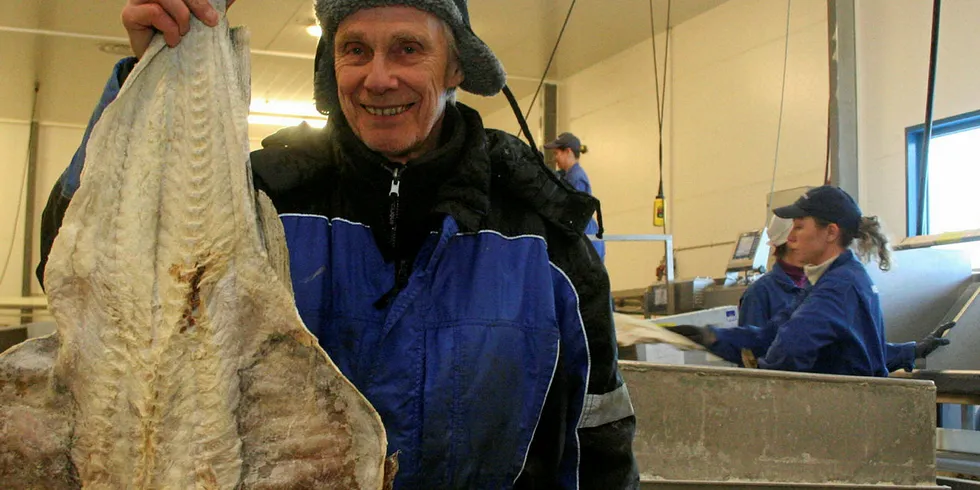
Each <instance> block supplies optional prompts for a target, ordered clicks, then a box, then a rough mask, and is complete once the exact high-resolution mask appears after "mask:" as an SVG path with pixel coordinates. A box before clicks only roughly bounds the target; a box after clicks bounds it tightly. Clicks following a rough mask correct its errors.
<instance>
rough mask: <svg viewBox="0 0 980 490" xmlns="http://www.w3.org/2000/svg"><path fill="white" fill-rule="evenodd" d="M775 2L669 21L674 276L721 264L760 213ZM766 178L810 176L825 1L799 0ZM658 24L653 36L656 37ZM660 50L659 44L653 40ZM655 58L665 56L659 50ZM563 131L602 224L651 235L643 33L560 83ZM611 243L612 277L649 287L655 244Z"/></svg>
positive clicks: (652, 140)
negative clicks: (579, 145) (579, 155)
mask: <svg viewBox="0 0 980 490" xmlns="http://www.w3.org/2000/svg"><path fill="white" fill-rule="evenodd" d="M785 5H786V4H785V3H784V2H775V1H772V0H732V1H731V2H728V3H725V4H724V5H722V6H720V7H718V8H716V9H713V10H711V11H708V12H706V13H705V14H702V15H701V16H698V17H695V18H694V19H691V20H689V21H687V22H685V23H683V24H681V25H679V26H677V27H675V28H674V30H673V32H672V34H671V36H672V37H671V41H670V50H671V52H670V62H671V67H670V73H669V77H670V80H669V82H668V83H669V85H668V95H667V98H668V104H667V105H668V107H667V116H666V117H667V119H666V123H665V124H666V127H665V138H667V141H666V144H665V149H666V152H667V153H666V155H665V160H667V162H666V163H665V167H666V168H665V176H666V178H667V180H668V183H667V184H666V189H665V190H666V193H667V200H668V203H667V218H668V223H667V231H668V232H669V233H672V234H673V235H674V238H675V248H678V249H680V251H679V252H678V254H677V272H678V277H691V276H695V275H710V276H716V275H719V274H720V273H721V272H722V271H723V270H724V266H725V263H726V260H727V255H728V254H729V252H730V245H727V244H725V245H720V246H716V247H710V248H700V249H695V250H687V251H685V250H684V249H685V248H689V247H701V246H708V245H711V244H717V243H723V242H729V241H731V240H733V239H734V238H735V236H736V235H737V234H738V233H739V232H740V231H744V230H748V229H753V228H760V227H762V226H764V224H765V218H766V214H765V210H766V202H765V201H766V195H767V194H768V193H769V189H770V185H771V183H772V174H773V159H774V156H775V145H776V129H777V119H778V116H779V100H780V86H781V85H780V83H781V76H782V67H783V53H784V42H785V28H786V10H785ZM789 38H790V39H789V61H788V67H787V80H786V99H785V106H784V113H783V122H782V137H781V143H780V152H779V166H778V171H777V173H776V182H775V188H776V189H777V190H779V189H786V188H791V187H798V186H802V185H819V184H820V183H821V181H822V178H823V163H824V158H825V141H826V124H827V93H828V82H827V79H828V68H827V65H828V63H827V25H826V2H825V1H823V0H796V1H794V2H793V8H792V12H791V19H790V36H789ZM663 41H664V39H663V38H662V37H660V36H658V39H657V46H658V48H659V49H663V45H664V43H663ZM661 53H662V52H661ZM660 58H661V59H660V62H661V63H663V60H662V55H660ZM560 92H561V102H562V105H561V106H560V107H559V114H560V120H561V121H562V122H563V125H562V127H561V128H560V130H563V131H564V130H569V131H572V132H574V133H575V134H577V135H578V136H579V137H580V138H582V140H583V142H584V143H586V144H587V145H588V146H589V148H590V152H589V154H588V155H586V156H584V157H583V159H582V162H581V163H582V165H583V167H585V169H586V171H587V172H588V173H589V177H590V179H591V180H592V184H593V189H594V192H595V194H596V196H597V197H598V198H599V199H601V200H602V209H603V215H604V218H605V225H606V230H607V232H609V233H659V232H660V230H659V229H656V228H654V227H653V226H652V224H651V221H652V204H653V200H654V197H655V195H656V192H657V173H656V161H657V132H656V127H657V120H656V117H657V116H656V103H655V96H654V80H653V54H652V47H651V43H650V41H649V40H647V41H645V42H643V43H640V44H637V45H636V46H633V47H632V48H629V49H627V50H625V51H623V52H622V53H619V54H618V55H616V56H614V57H612V58H610V59H607V60H605V61H603V62H601V63H599V64H597V65H594V66H592V67H590V68H589V69H587V70H584V71H583V72H580V73H578V74H576V75H574V76H572V77H569V78H568V79H566V80H563V82H562V85H561V89H560ZM662 253H663V252H662V248H660V247H656V246H653V245H650V244H631V245H623V244H613V245H611V246H610V247H609V252H608V256H607V259H606V260H607V262H606V265H607V268H608V269H609V271H610V277H611V279H612V282H613V289H626V288H633V287H641V286H645V285H649V284H650V283H651V282H653V280H654V270H655V268H656V266H657V264H658V263H659V261H660V257H661V256H662Z"/></svg>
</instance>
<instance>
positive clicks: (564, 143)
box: [544, 133, 582, 153]
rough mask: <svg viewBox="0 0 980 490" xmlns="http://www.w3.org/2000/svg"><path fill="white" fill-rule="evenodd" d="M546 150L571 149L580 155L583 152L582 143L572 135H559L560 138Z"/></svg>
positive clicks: (546, 146) (549, 144)
mask: <svg viewBox="0 0 980 490" xmlns="http://www.w3.org/2000/svg"><path fill="white" fill-rule="evenodd" d="M544 147H545V148H547V149H549V150H554V149H555V148H562V149H564V148H571V149H572V151H574V152H575V153H578V152H580V151H582V142H581V141H579V140H578V138H576V137H575V135H574V134H572V133H562V134H559V135H558V138H557V139H555V141H552V142H551V143H548V144H547V145H544Z"/></svg>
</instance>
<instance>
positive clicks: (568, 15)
mask: <svg viewBox="0 0 980 490" xmlns="http://www.w3.org/2000/svg"><path fill="white" fill-rule="evenodd" d="M575 2H576V0H572V4H571V5H569V6H568V13H566V14H565V22H564V23H562V25H561V30H560V31H558V39H557V40H556V41H555V46H554V47H553V48H552V49H551V55H550V56H549V57H548V64H546V65H545V67H544V73H542V74H541V80H540V81H538V88H537V89H535V90H534V96H533V97H531V103H530V104H528V106H527V112H525V113H524V119H525V120H526V119H527V118H529V117H531V110H533V109H534V103H535V102H537V100H538V94H540V93H541V87H543V86H544V81H545V80H547V78H548V71H549V70H551V63H552V62H554V60H555V54H556V53H558V46H559V45H560V44H561V38H562V36H564V35H565V28H566V27H568V21H569V19H571V18H572V10H574V9H575ZM518 134H520V131H518ZM529 143H530V141H529Z"/></svg>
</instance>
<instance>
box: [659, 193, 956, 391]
mask: <svg viewBox="0 0 980 490" xmlns="http://www.w3.org/2000/svg"><path fill="white" fill-rule="evenodd" d="M774 212H775V214H776V215H777V216H779V217H782V218H787V219H793V229H792V231H791V232H790V234H789V237H788V244H789V248H790V249H791V250H793V251H794V252H795V253H796V254H797V257H798V259H799V260H800V261H802V262H804V263H806V264H812V265H808V266H806V267H805V272H806V276H807V279H808V280H809V282H810V284H812V286H811V287H810V288H809V289H805V290H804V291H803V292H802V293H801V294H800V295H799V296H798V297H797V299H796V302H795V304H794V306H791V307H790V308H787V309H785V310H784V311H783V312H780V313H777V314H775V315H774V316H773V317H771V318H770V319H769V322H768V323H765V324H763V325H751V324H749V325H746V326H743V327H738V328H730V329H723V328H716V327H693V326H689V325H683V326H678V327H675V331H677V332H678V333H681V334H684V335H686V336H688V337H690V338H692V340H695V341H696V342H699V343H701V344H703V345H705V346H707V347H708V348H709V349H710V350H711V351H712V352H713V353H715V354H718V355H720V356H722V357H723V358H725V359H727V360H730V361H733V362H738V361H739V360H740V359H741V349H742V348H747V349H750V350H752V351H753V353H754V354H755V355H756V356H757V358H758V362H759V367H761V368H764V369H778V370H786V371H802V372H815V373H826V374H848V375H859V376H887V375H888V372H889V370H893V369H897V368H899V367H911V366H910V365H911V363H912V362H913V359H914V357H925V356H926V355H928V354H929V353H930V352H932V351H933V350H935V349H936V348H938V347H939V346H940V345H945V344H947V343H948V342H949V341H948V339H945V338H937V337H934V336H927V337H926V338H925V339H923V340H922V341H919V342H909V343H906V344H893V345H890V344H888V343H886V342H885V340H884V321H883V317H882V313H881V305H880V303H879V299H878V292H877V288H876V287H875V286H874V284H873V283H872V282H871V278H870V277H869V276H868V273H867V271H865V269H864V266H863V265H862V264H861V262H860V261H859V260H858V257H860V258H861V259H864V260H867V259H869V258H870V256H871V255H876V256H877V259H878V263H879V267H880V268H881V269H882V270H887V269H888V268H889V266H890V254H889V252H888V246H887V243H888V242H887V239H886V238H885V237H884V235H883V234H882V233H881V229H880V225H879V224H878V222H877V220H876V219H874V218H863V217H862V216H861V210H860V208H859V207H858V205H857V203H855V202H854V200H853V199H852V198H851V197H850V196H849V195H847V193H845V192H844V191H842V190H841V189H839V188H837V187H832V186H823V187H818V188H816V189H813V190H811V191H809V192H807V193H806V194H805V195H804V196H803V197H801V198H800V199H799V200H797V202H796V203H795V204H793V205H790V206H786V207H783V208H778V209H776V210H775V211H774ZM852 245H854V246H855V248H856V250H857V251H858V252H857V254H855V252H853V251H851V247H852ZM908 358H913V359H908Z"/></svg>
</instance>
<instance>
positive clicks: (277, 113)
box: [248, 100, 327, 128]
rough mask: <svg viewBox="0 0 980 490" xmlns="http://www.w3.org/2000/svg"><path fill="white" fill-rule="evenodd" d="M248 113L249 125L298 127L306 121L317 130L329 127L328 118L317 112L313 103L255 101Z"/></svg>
mask: <svg viewBox="0 0 980 490" xmlns="http://www.w3.org/2000/svg"><path fill="white" fill-rule="evenodd" d="M248 111H249V115H248V123H249V124H262V125H268V126H296V125H297V124H299V123H301V122H303V121H306V123H307V124H309V125H310V126H313V127H315V128H322V127H324V126H326V125H327V117H326V116H324V115H323V114H320V113H319V112H317V110H316V105H315V104H314V103H313V101H309V102H299V101H293V100H253V101H252V103H251V104H250V105H249V107H248Z"/></svg>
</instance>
